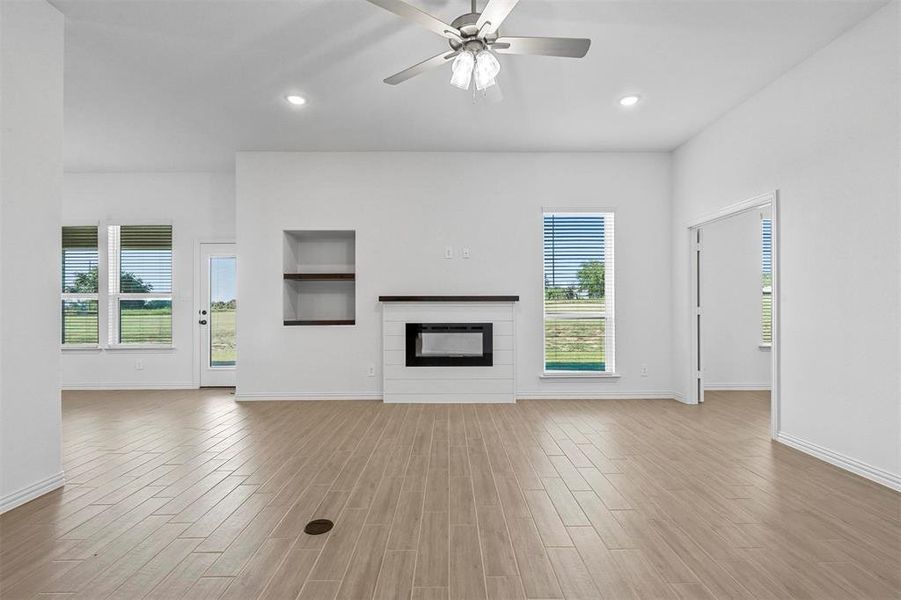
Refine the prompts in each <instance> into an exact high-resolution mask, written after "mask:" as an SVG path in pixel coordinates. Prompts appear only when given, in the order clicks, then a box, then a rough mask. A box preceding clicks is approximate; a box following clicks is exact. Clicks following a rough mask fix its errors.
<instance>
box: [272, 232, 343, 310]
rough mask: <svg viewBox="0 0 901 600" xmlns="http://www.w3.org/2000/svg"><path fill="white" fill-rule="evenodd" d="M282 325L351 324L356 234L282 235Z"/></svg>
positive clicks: (306, 233)
mask: <svg viewBox="0 0 901 600" xmlns="http://www.w3.org/2000/svg"><path fill="white" fill-rule="evenodd" d="M284 236H285V240H284V244H285V247H284V256H285V260H284V324H285V325H354V324H355V322H356V321H355V319H356V303H357V297H356V296H357V294H356V233H355V232H354V231H298V230H291V231H285V232H284Z"/></svg>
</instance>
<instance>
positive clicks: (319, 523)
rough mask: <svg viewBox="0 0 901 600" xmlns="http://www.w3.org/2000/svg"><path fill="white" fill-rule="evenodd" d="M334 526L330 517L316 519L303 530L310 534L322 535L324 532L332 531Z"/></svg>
mask: <svg viewBox="0 0 901 600" xmlns="http://www.w3.org/2000/svg"><path fill="white" fill-rule="evenodd" d="M334 526H335V524H334V523H332V522H331V521H329V520H328V519H315V520H313V521H310V522H309V523H307V526H306V527H304V528H303V531H304V533H308V534H309V535H322V534H323V533H326V532H327V531H330V530H331V529H332V527H334Z"/></svg>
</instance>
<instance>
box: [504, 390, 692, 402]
mask: <svg viewBox="0 0 901 600" xmlns="http://www.w3.org/2000/svg"><path fill="white" fill-rule="evenodd" d="M675 396H676V394H675V393H674V392H672V391H660V390H654V391H649V392H546V391H541V392H516V399H517V400H678V398H676V397H675Z"/></svg>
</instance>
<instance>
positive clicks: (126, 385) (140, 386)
mask: <svg viewBox="0 0 901 600" xmlns="http://www.w3.org/2000/svg"><path fill="white" fill-rule="evenodd" d="M60 388H61V389H63V390H128V391H131V390H196V389H197V386H196V385H194V383H193V382H191V381H181V382H171V383H134V382H121V381H118V382H103V383H97V382H94V383H90V382H89V383H65V382H64V383H61V384H60Z"/></svg>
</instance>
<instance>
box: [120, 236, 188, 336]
mask: <svg viewBox="0 0 901 600" xmlns="http://www.w3.org/2000/svg"><path fill="white" fill-rule="evenodd" d="M107 236H108V238H107V241H108V256H109V269H108V277H109V281H108V285H109V339H110V343H111V344H165V345H169V344H171V343H172V226H171V225H112V226H110V227H108V228H107Z"/></svg>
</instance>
